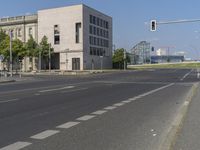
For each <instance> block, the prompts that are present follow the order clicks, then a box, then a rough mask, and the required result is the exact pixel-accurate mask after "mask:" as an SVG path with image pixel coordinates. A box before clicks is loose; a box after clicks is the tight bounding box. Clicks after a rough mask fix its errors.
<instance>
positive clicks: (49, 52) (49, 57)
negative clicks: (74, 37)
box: [49, 44, 51, 73]
mask: <svg viewBox="0 0 200 150" xmlns="http://www.w3.org/2000/svg"><path fill="white" fill-rule="evenodd" d="M49 73H51V44H49Z"/></svg>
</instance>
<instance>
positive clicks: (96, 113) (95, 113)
mask: <svg viewBox="0 0 200 150" xmlns="http://www.w3.org/2000/svg"><path fill="white" fill-rule="evenodd" d="M106 112H107V111H105V110H98V111H95V112H93V113H91V114H92V115H102V114H104V113H106Z"/></svg>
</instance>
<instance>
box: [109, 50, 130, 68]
mask: <svg viewBox="0 0 200 150" xmlns="http://www.w3.org/2000/svg"><path fill="white" fill-rule="evenodd" d="M124 51H125V49H124V48H121V49H117V50H115V52H114V55H113V57H112V61H113V67H114V68H117V69H122V68H123V67H124ZM125 61H126V63H127V62H130V57H129V55H127V53H126V59H125Z"/></svg>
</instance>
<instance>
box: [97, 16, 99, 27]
mask: <svg viewBox="0 0 200 150" xmlns="http://www.w3.org/2000/svg"><path fill="white" fill-rule="evenodd" d="M97 25H98V26H99V18H97Z"/></svg>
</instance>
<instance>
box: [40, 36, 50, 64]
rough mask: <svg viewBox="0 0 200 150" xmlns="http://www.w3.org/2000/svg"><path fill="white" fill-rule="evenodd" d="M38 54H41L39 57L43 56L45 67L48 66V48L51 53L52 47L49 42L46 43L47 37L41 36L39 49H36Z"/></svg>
mask: <svg viewBox="0 0 200 150" xmlns="http://www.w3.org/2000/svg"><path fill="white" fill-rule="evenodd" d="M38 50H39V51H38V56H39V54H41V57H42V58H43V60H44V62H45V68H48V65H47V64H48V62H49V61H50V60H49V50H50V55H52V54H53V48H52V47H51V44H50V43H48V38H47V37H46V36H43V38H42V40H41V42H40V44H39V49H38Z"/></svg>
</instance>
